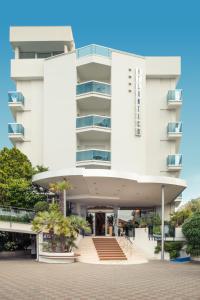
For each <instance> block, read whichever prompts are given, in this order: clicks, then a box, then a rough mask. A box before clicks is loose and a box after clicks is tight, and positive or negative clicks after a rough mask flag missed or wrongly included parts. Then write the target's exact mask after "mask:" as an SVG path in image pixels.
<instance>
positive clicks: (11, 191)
mask: <svg viewBox="0 0 200 300" xmlns="http://www.w3.org/2000/svg"><path fill="white" fill-rule="evenodd" d="M34 172H35V171H34V169H33V167H32V165H31V162H30V161H29V159H28V158H27V156H26V155H24V154H23V153H21V152H20V150H18V149H16V148H15V147H14V148H12V149H8V148H3V149H2V150H1V151H0V205H3V206H15V207H23V208H33V206H34V204H35V203H36V202H38V201H39V200H43V199H45V198H46V197H45V195H44V194H40V193H39V192H37V191H35V189H34V187H33V185H32V176H33V174H34Z"/></svg>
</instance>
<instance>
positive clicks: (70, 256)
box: [38, 252, 77, 264]
mask: <svg viewBox="0 0 200 300" xmlns="http://www.w3.org/2000/svg"><path fill="white" fill-rule="evenodd" d="M76 258H77V256H76V255H75V254H74V252H68V253H55V252H41V253H40V254H39V259H38V260H39V262H44V263H49V264H68V263H74V262H75V260H76Z"/></svg>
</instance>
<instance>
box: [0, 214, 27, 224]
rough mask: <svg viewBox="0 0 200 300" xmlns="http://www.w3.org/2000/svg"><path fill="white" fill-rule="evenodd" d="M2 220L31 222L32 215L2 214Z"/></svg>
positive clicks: (0, 217) (0, 219)
mask: <svg viewBox="0 0 200 300" xmlns="http://www.w3.org/2000/svg"><path fill="white" fill-rule="evenodd" d="M0 221H8V222H16V223H30V222H31V217H30V216H29V215H28V214H26V215H24V216H18V217H17V216H1V215H0Z"/></svg>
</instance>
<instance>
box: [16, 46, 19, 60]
mask: <svg viewBox="0 0 200 300" xmlns="http://www.w3.org/2000/svg"><path fill="white" fill-rule="evenodd" d="M15 59H19V47H15Z"/></svg>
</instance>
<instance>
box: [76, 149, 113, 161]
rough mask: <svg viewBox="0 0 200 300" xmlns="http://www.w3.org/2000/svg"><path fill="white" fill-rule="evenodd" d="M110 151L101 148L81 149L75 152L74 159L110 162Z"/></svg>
mask: <svg viewBox="0 0 200 300" xmlns="http://www.w3.org/2000/svg"><path fill="white" fill-rule="evenodd" d="M110 157H111V155H110V152H109V151H102V150H83V151H77V152H76V161H85V160H94V161H105V162H110Z"/></svg>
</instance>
